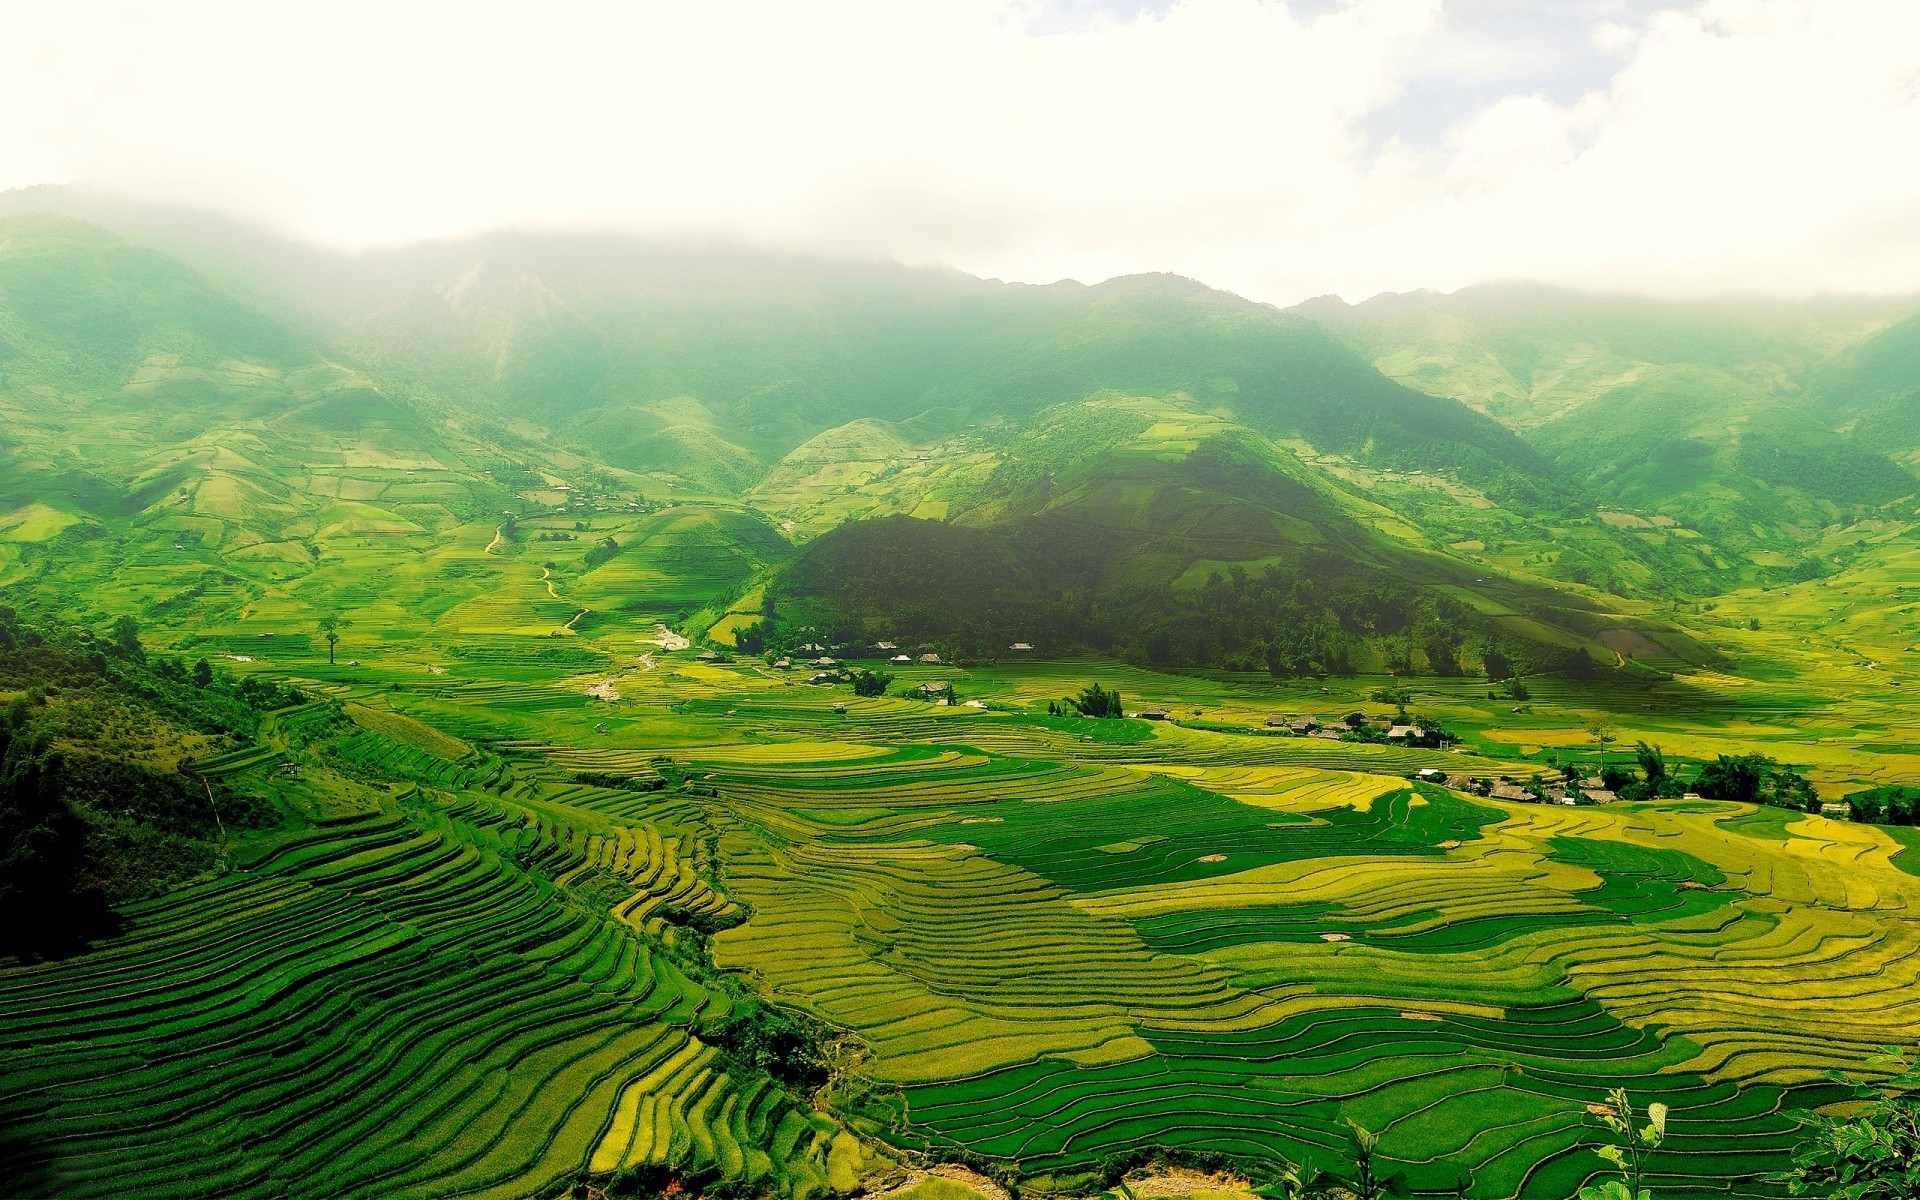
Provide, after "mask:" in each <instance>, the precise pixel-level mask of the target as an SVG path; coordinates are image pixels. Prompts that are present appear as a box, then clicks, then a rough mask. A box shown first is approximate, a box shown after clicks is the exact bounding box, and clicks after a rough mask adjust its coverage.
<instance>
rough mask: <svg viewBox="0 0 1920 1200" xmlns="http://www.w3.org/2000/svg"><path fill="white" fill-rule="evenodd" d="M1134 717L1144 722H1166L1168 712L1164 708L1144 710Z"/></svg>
mask: <svg viewBox="0 0 1920 1200" xmlns="http://www.w3.org/2000/svg"><path fill="white" fill-rule="evenodd" d="M1133 715H1134V716H1136V717H1139V718H1140V719H1141V720H1142V721H1164V720H1166V719H1167V710H1166V709H1164V708H1143V709H1141V710H1140V711H1139V712H1137V713H1134V714H1133Z"/></svg>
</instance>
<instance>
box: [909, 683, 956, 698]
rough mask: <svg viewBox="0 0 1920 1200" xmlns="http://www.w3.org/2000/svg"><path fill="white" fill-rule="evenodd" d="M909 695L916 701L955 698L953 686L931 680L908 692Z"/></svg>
mask: <svg viewBox="0 0 1920 1200" xmlns="http://www.w3.org/2000/svg"><path fill="white" fill-rule="evenodd" d="M907 695H909V696H912V697H913V698H915V699H916V700H934V699H941V698H949V699H950V698H951V697H952V696H953V685H952V684H950V683H947V682H944V681H942V680H938V679H934V680H929V681H928V682H926V683H923V684H921V685H920V686H919V687H916V688H914V689H913V690H912V691H910V692H908V693H907Z"/></svg>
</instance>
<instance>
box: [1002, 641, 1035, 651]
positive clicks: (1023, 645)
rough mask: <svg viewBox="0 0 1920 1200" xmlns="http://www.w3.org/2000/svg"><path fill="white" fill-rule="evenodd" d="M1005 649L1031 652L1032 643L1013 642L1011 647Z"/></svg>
mask: <svg viewBox="0 0 1920 1200" xmlns="http://www.w3.org/2000/svg"><path fill="white" fill-rule="evenodd" d="M1007 649H1009V650H1021V651H1025V650H1031V649H1033V643H1032V642H1015V643H1014V644H1013V645H1011V646H1008V647H1007Z"/></svg>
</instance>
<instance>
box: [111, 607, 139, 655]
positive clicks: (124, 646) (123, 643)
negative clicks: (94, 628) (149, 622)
mask: <svg viewBox="0 0 1920 1200" xmlns="http://www.w3.org/2000/svg"><path fill="white" fill-rule="evenodd" d="M113 644H114V648H115V649H117V650H119V651H120V655H121V657H123V658H130V659H132V660H133V661H134V662H145V661H147V651H146V649H145V647H143V646H141V645H140V622H138V621H136V620H134V619H133V618H132V617H116V618H115V619H114V622H113Z"/></svg>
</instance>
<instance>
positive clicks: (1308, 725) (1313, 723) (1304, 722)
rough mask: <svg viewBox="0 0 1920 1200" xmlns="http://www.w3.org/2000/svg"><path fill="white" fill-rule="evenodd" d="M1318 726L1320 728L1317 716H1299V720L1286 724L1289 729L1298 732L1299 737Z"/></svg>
mask: <svg viewBox="0 0 1920 1200" xmlns="http://www.w3.org/2000/svg"><path fill="white" fill-rule="evenodd" d="M1318 728H1320V719H1319V718H1318V717H1301V718H1300V719H1299V720H1297V721H1294V722H1293V723H1292V724H1290V725H1288V726H1287V729H1288V730H1289V731H1291V732H1293V733H1296V734H1299V735H1300V736H1301V737H1305V736H1306V735H1307V734H1309V733H1312V732H1313V731H1314V730H1316V729H1318Z"/></svg>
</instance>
